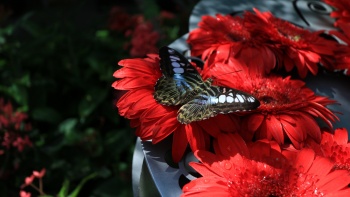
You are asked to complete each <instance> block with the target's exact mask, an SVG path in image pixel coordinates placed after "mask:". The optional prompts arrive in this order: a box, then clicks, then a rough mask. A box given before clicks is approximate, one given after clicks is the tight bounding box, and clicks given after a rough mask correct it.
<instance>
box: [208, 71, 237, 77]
mask: <svg viewBox="0 0 350 197" xmlns="http://www.w3.org/2000/svg"><path fill="white" fill-rule="evenodd" d="M241 71H242V70H237V71H232V72H228V73H224V74H221V75H216V76H215V75H211V76H212V79H217V78H218V77H220V76H224V75H229V74H232V73H237V72H241Z"/></svg>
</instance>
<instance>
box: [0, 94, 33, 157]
mask: <svg viewBox="0 0 350 197" xmlns="http://www.w3.org/2000/svg"><path fill="white" fill-rule="evenodd" d="M26 119H27V115H26V114H25V113H22V112H19V111H14V110H13V107H12V104H11V103H10V102H8V103H5V102H4V99H2V98H0V139H1V146H2V148H5V149H6V150H8V149H10V148H11V147H13V148H16V149H17V150H18V151H19V152H22V151H23V150H24V148H25V147H30V146H32V142H31V141H30V139H29V137H28V136H27V134H26V132H28V131H30V130H31V125H30V124H29V123H25V121H26ZM4 153H5V150H4V149H0V155H2V154H4Z"/></svg>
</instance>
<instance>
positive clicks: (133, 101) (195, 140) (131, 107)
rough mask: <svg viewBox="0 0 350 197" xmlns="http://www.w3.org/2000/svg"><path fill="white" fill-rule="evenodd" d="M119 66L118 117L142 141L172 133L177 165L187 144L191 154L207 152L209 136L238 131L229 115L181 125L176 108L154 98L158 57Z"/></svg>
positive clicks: (236, 124) (173, 151) (232, 117)
mask: <svg viewBox="0 0 350 197" xmlns="http://www.w3.org/2000/svg"><path fill="white" fill-rule="evenodd" d="M119 65H121V66H123V68H121V69H119V70H117V71H116V72H115V73H114V77H116V78H119V80H117V81H116V82H114V83H113V85H112V86H113V87H114V88H115V89H118V90H127V91H128V92H126V93H125V94H124V95H123V96H122V97H121V98H120V99H119V101H118V102H117V104H116V105H117V107H118V109H119V114H120V115H121V116H124V117H126V118H128V119H131V126H132V127H137V130H136V135H137V136H139V137H140V138H141V139H142V140H152V143H154V144H155V143H158V142H160V141H161V140H163V139H164V138H166V137H167V136H169V135H170V134H172V133H174V135H173V145H172V154H173V159H174V160H175V161H176V162H177V161H179V160H180V159H181V157H182V155H183V153H184V151H185V149H186V147H187V144H188V143H189V144H190V147H191V149H192V150H193V151H195V150H199V149H208V147H209V134H210V135H212V136H216V135H217V134H218V133H220V131H221V130H222V131H227V132H230V131H231V132H232V131H234V130H235V129H238V128H239V124H238V120H237V117H235V116H231V115H219V116H216V117H214V118H211V119H208V120H204V121H200V122H192V123H190V124H186V125H183V124H180V123H179V122H178V120H177V111H178V109H179V106H174V107H172V106H164V105H161V104H159V103H157V102H156V100H155V99H154V98H153V94H154V86H155V84H156V82H157V80H158V79H159V78H160V77H161V75H162V73H161V71H160V67H159V57H158V55H149V57H148V58H144V59H127V60H122V61H120V62H119ZM205 131H206V132H205Z"/></svg>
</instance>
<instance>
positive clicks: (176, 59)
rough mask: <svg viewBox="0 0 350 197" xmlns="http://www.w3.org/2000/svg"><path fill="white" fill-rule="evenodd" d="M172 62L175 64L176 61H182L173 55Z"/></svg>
mask: <svg viewBox="0 0 350 197" xmlns="http://www.w3.org/2000/svg"><path fill="white" fill-rule="evenodd" d="M170 60H171V61H173V62H174V61H180V58H179V57H177V56H173V55H171V56H170Z"/></svg>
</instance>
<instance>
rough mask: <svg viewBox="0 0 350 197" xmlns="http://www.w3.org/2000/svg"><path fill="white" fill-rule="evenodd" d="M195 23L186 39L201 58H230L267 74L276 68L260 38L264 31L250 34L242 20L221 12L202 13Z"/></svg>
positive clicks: (193, 53)
mask: <svg viewBox="0 0 350 197" xmlns="http://www.w3.org/2000/svg"><path fill="white" fill-rule="evenodd" d="M198 26H199V28H198V29H195V30H193V31H191V32H190V34H189V37H188V40H187V42H188V43H189V44H190V45H191V53H192V55H194V56H202V59H207V58H209V56H210V55H213V56H214V57H215V58H214V59H215V61H216V62H226V61H227V60H228V58H229V57H233V58H236V59H237V61H238V62H241V63H243V64H246V65H248V66H249V67H251V68H256V69H258V72H261V73H268V72H270V70H271V69H273V68H274V67H275V64H276V58H275V55H274V53H273V51H272V50H271V49H270V48H269V45H268V43H267V42H265V39H263V37H264V32H259V33H256V34H252V32H251V31H250V28H247V27H246V24H245V21H244V19H242V18H240V17H238V16H235V17H233V16H230V15H226V16H222V15H220V14H218V15H216V17H212V16H203V18H202V21H201V22H200V23H199V24H198Z"/></svg>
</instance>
